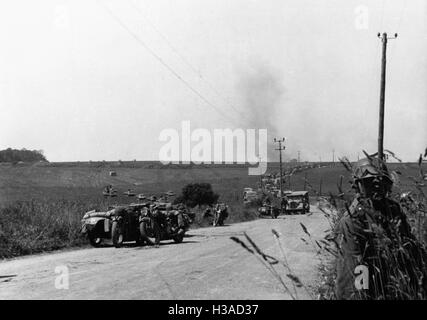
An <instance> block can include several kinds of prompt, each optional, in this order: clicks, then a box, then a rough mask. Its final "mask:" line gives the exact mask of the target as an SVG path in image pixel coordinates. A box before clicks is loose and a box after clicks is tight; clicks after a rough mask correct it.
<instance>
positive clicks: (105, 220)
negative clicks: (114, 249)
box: [81, 210, 112, 247]
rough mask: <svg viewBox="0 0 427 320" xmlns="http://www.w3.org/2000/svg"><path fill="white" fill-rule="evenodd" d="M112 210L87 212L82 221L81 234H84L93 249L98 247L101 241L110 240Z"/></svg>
mask: <svg viewBox="0 0 427 320" xmlns="http://www.w3.org/2000/svg"><path fill="white" fill-rule="evenodd" d="M111 213H112V210H110V211H106V212H97V211H95V210H92V211H88V212H86V213H85V214H84V216H83V219H82V229H81V232H82V233H83V234H86V235H87V237H88V239H89V242H90V244H91V245H92V246H94V247H99V246H100V245H101V243H102V241H103V239H111V227H112V220H111Z"/></svg>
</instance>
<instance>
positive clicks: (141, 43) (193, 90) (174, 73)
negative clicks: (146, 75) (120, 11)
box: [98, 2, 235, 122]
mask: <svg viewBox="0 0 427 320" xmlns="http://www.w3.org/2000/svg"><path fill="white" fill-rule="evenodd" d="M98 3H99V2H98ZM103 7H104V8H105V10H106V11H107V12H108V13H109V14H110V16H111V17H112V18H113V19H114V20H115V21H116V22H117V23H118V24H119V25H120V26H121V27H122V28H123V29H125V30H126V31H127V32H128V33H129V34H130V35H131V36H132V37H133V38H134V39H135V40H136V41H137V42H138V43H139V44H140V45H141V46H142V47H144V48H145V49H146V50H147V51H148V52H149V53H150V54H151V55H152V56H153V57H154V58H156V59H157V60H158V61H159V62H160V63H161V64H162V65H163V66H164V67H165V68H166V69H167V70H168V71H169V72H170V73H172V74H173V75H174V76H175V77H176V78H177V79H178V80H180V81H181V82H182V83H183V84H184V85H185V86H186V87H187V88H188V89H190V90H191V91H192V92H193V93H194V94H196V95H197V96H198V97H199V98H200V99H201V100H202V101H204V102H205V103H206V104H207V105H209V106H210V107H212V108H213V109H214V110H215V111H216V112H218V113H219V114H221V115H222V116H223V117H224V118H225V119H227V120H228V121H230V122H234V121H235V120H234V119H231V118H230V117H228V116H227V115H226V114H225V113H223V111H222V110H221V109H219V108H217V107H216V106H215V105H214V104H213V103H211V102H210V101H209V100H208V99H207V98H205V97H204V96H203V95H202V94H201V93H200V92H199V91H197V90H196V89H195V88H193V87H192V86H191V84H190V83H188V82H187V81H186V80H185V79H184V78H182V77H181V75H179V74H178V72H176V71H175V70H174V69H173V68H172V67H171V66H169V65H168V64H167V63H166V62H165V61H164V60H163V59H162V58H161V57H160V56H159V55H157V54H156V53H155V52H154V51H153V50H152V49H151V48H150V47H149V46H148V45H147V44H146V43H145V42H144V41H143V40H141V39H140V38H139V37H138V35H137V34H135V33H134V32H133V31H132V30H131V29H129V28H128V27H127V26H126V24H124V23H123V22H122V21H121V20H120V18H119V17H118V16H116V15H115V14H114V13H113V12H112V11H111V9H110V8H108V6H106V5H103Z"/></svg>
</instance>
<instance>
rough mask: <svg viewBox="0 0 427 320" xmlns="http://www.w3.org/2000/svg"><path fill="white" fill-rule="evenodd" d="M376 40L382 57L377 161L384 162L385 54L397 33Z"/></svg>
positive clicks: (379, 35) (381, 36) (383, 35)
mask: <svg viewBox="0 0 427 320" xmlns="http://www.w3.org/2000/svg"><path fill="white" fill-rule="evenodd" d="M378 38H380V39H381V41H382V43H383V46H382V57H381V88H380V112H379V126H378V159H379V160H380V161H381V160H384V106H385V76H386V73H385V71H386V62H387V58H386V53H387V40H392V39H396V38H397V33H395V34H394V37H393V38H387V33H385V32H384V33H383V34H382V35H381V34H380V33H378Z"/></svg>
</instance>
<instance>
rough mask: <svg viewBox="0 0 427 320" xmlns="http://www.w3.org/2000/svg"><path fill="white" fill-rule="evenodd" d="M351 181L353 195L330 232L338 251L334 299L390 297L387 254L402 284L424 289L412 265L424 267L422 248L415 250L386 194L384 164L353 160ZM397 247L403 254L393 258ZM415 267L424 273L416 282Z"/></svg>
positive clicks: (399, 212) (392, 273) (391, 276)
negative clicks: (403, 282) (346, 208)
mask: <svg viewBox="0 0 427 320" xmlns="http://www.w3.org/2000/svg"><path fill="white" fill-rule="evenodd" d="M353 179H354V185H353V187H354V188H355V189H356V195H355V198H354V200H353V203H352V204H351V206H350V207H349V208H348V210H347V212H346V213H345V214H344V216H343V217H342V218H341V220H340V222H339V223H338V225H337V229H336V230H335V231H336V234H337V239H336V240H337V245H338V252H339V254H338V259H337V279H336V296H337V298H338V299H390V298H395V297H396V291H393V290H395V288H393V281H395V280H396V277H395V272H396V269H394V270H391V268H390V267H391V266H393V264H391V263H390V260H389V259H391V258H393V259H395V260H396V261H397V262H396V264H394V266H395V267H398V269H399V271H401V273H402V274H403V275H404V276H403V277H402V279H406V280H405V281H407V283H406V285H407V286H408V287H410V288H413V289H414V290H418V291H419V290H421V291H422V290H423V289H422V288H424V290H426V287H427V286H426V284H427V281H426V278H425V276H426V275H425V270H422V269H423V268H422V267H421V268H419V267H417V266H423V265H425V260H424V259H425V252H424V253H420V250H419V248H420V246H417V245H416V244H415V241H416V240H415V238H414V237H413V235H412V234H411V230H410V227H409V224H408V223H407V220H406V216H405V215H404V214H403V212H402V210H401V208H400V206H399V204H398V203H397V202H395V201H393V200H391V199H390V197H389V195H390V193H391V189H392V185H393V181H392V179H391V178H390V176H389V174H388V170H387V167H386V166H385V164H384V163H383V162H382V161H379V160H378V159H375V158H366V159H362V160H360V161H358V162H357V164H356V168H355V170H354V173H353ZM399 248H405V254H397V255H396V256H395V255H394V253H395V252H399V250H397V249H399ZM394 249H396V250H394ZM420 269H421V270H422V271H423V272H424V275H423V277H424V278H423V279H422V281H421V283H420V282H419V279H420V278H419V277H420V276H421V275H420V274H419V270H420ZM402 281H403V280H402ZM418 291H417V292H418Z"/></svg>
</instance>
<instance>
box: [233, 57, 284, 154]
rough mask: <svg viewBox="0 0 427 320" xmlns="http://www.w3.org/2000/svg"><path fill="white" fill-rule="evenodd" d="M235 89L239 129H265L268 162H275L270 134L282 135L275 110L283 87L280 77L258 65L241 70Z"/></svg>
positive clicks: (282, 92)
mask: <svg viewBox="0 0 427 320" xmlns="http://www.w3.org/2000/svg"><path fill="white" fill-rule="evenodd" d="M237 88H238V92H239V93H240V96H241V105H242V106H243V116H242V118H241V119H242V120H241V123H240V124H239V125H240V127H242V128H245V129H247V128H252V129H267V130H268V153H267V154H268V161H278V158H279V156H278V151H275V150H274V149H275V148H276V146H275V144H274V143H273V138H274V137H282V136H283V132H281V130H279V127H278V123H280V121H279V120H278V110H279V108H280V103H281V102H282V98H283V95H284V93H285V88H284V86H283V81H282V79H281V76H280V75H279V74H278V73H277V72H275V70H273V69H272V68H270V67H267V66H264V65H258V66H256V67H254V68H252V69H251V70H247V71H245V72H242V74H241V75H240V80H239V83H238V86H237Z"/></svg>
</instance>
